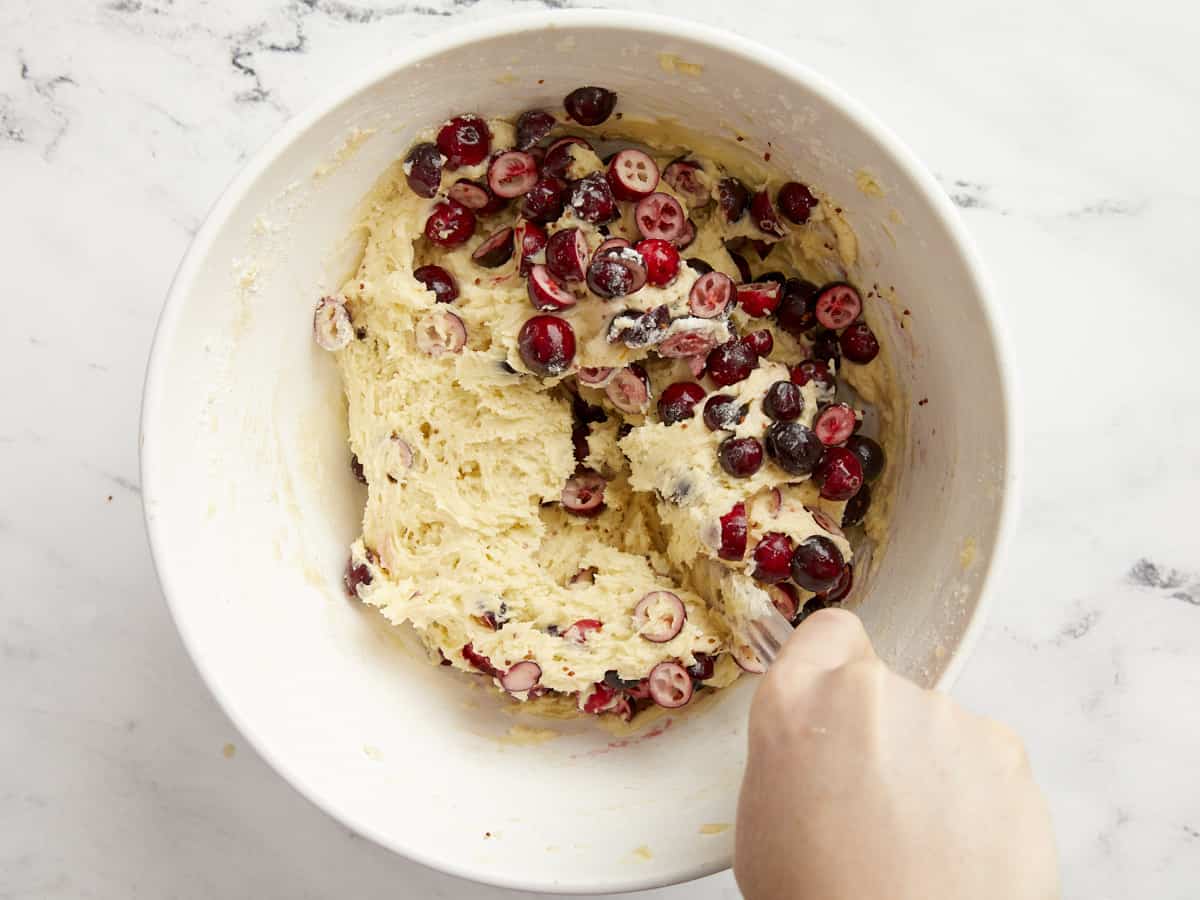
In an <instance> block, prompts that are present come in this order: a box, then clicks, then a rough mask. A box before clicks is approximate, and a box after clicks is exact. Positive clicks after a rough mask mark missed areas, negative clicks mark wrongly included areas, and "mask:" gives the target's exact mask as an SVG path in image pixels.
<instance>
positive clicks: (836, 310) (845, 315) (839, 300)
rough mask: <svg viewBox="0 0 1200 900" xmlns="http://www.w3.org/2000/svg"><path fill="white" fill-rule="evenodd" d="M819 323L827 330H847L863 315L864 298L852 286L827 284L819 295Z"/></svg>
mask: <svg viewBox="0 0 1200 900" xmlns="http://www.w3.org/2000/svg"><path fill="white" fill-rule="evenodd" d="M815 312H816V316H817V321H818V322H820V323H821V324H822V325H824V326H825V327H826V328H832V329H834V330H839V329H842V328H845V327H846V326H847V325H849V324H850V323H851V322H853V321H854V320H855V319H857V318H858V317H859V316H860V315H862V297H860V296H859V294H858V291H856V290H855V289H854V288H853V287H852V286H851V285H848V284H845V283H842V282H837V283H835V284H827V285H825V287H823V288H821V293H819V294H817V304H816V307H815Z"/></svg>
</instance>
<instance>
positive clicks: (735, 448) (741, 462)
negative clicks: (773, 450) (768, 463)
mask: <svg viewBox="0 0 1200 900" xmlns="http://www.w3.org/2000/svg"><path fill="white" fill-rule="evenodd" d="M717 458H718V459H719V460H720V461H721V468H722V469H724V470H725V471H726V472H728V473H729V474H730V475H732V476H733V477H734V478H749V477H750V476H751V475H753V474H754V473H755V472H757V471H758V470H759V469H761V468H762V462H763V448H762V444H761V443H759V441H758V438H752V437H744V438H735V437H731V438H726V439H725V440H723V441H722V442H721V446H720V447H718V448H717Z"/></svg>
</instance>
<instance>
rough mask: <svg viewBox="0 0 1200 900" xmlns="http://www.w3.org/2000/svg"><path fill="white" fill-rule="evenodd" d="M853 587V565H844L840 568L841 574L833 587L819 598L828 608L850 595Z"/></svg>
mask: <svg viewBox="0 0 1200 900" xmlns="http://www.w3.org/2000/svg"><path fill="white" fill-rule="evenodd" d="M853 587H854V563H846V565H844V566H843V567H842V572H841V574H840V575H838V578H837V581H836V582H834V585H833V587H831V588H830V589H829V590H827V591H825V593H823V594H821V595H820V597H821V599H822V600H824V601H825V602H826V603H828V604H829V605H830V606H833V605H835V604H837V603H841V602H842V601H843V600H845V599H846V597H848V596H849V595H850V591H851V589H852V588H853Z"/></svg>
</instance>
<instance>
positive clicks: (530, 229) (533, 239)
mask: <svg viewBox="0 0 1200 900" xmlns="http://www.w3.org/2000/svg"><path fill="white" fill-rule="evenodd" d="M513 243H514V244H516V250H517V256H518V258H519V259H520V264H519V266H518V271H519V272H520V273H521V275H522V276H526V275H528V274H529V272H530V270H531V269H532V268H533V266H534V265H535V263H534V260H533V258H534V257H535V256H537V255H538V254H539V253H541V252H542V250H544V249H545V248H546V244H547V243H548V240H547V238H546V231H545V229H544V228H542V226H541V225H538V224H537V223H536V222H529V221H526V220H525V219H518V220H517V224H516V225H514V226H513Z"/></svg>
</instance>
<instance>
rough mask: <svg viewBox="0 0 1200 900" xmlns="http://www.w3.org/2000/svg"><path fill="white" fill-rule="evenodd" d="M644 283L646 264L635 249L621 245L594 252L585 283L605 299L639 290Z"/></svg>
mask: <svg viewBox="0 0 1200 900" xmlns="http://www.w3.org/2000/svg"><path fill="white" fill-rule="evenodd" d="M645 284H646V265H645V263H644V262H643V260H642V255H641V254H640V253H638V252H637V251H636V250H633V249H630V248H628V247H623V248H621V249H619V250H615V251H610V252H608V253H605V254H604V255H600V254H598V253H597V254H596V255H595V256H593V257H592V262H591V264H590V265H589V266H588V270H587V285H588V287H589V288H591V290H592V292H593V293H594V294H596V295H597V296H600V297H603V298H605V299H606V300H607V299H610V298H612V297H624V296H626V295H628V294H633V293H636V292H637V291H640V290H641V289H642V288H643V287H644V286H645Z"/></svg>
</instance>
